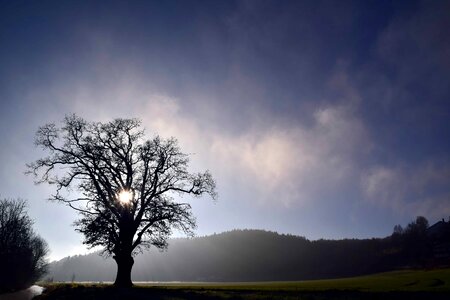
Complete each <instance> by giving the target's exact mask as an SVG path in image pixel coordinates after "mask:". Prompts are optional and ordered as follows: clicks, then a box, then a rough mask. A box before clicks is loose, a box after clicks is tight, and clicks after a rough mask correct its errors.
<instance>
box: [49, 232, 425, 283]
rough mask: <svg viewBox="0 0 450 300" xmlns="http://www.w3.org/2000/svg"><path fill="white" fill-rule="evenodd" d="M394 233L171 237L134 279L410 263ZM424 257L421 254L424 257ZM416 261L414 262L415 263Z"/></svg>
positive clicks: (63, 273)
mask: <svg viewBox="0 0 450 300" xmlns="http://www.w3.org/2000/svg"><path fill="white" fill-rule="evenodd" d="M402 247H403V246H402V243H400V242H399V239H398V237H397V238H396V237H395V235H393V236H391V237H387V238H384V239H365V240H355V239H352V240H318V241H309V240H307V239H305V238H303V237H298V236H293V235H282V234H278V233H275V232H267V231H261V230H234V231H230V232H225V233H221V234H214V235H211V236H206V237H197V238H193V239H172V240H170V245H169V248H168V250H167V251H164V252H159V251H158V250H157V249H155V248H152V249H150V251H146V252H144V253H143V254H140V255H138V256H137V257H136V258H135V264H134V267H133V274H132V277H133V280H135V281H259V280H301V279H314V278H333V277H342V276H352V275H359V274H365V273H372V272H379V271H384V270H389V269H393V268H395V267H399V266H400V264H410V265H411V260H412V259H414V260H417V259H416V258H417V257H418V256H417V255H416V256H414V257H412V256H411V255H409V254H408V255H409V256H407V258H405V257H406V256H405V253H406V252H405V249H403V248H402ZM421 255H422V254H421ZM415 262H416V261H414V262H413V263H415ZM115 273H116V265H115V262H114V260H113V259H112V258H108V259H104V258H102V257H101V256H99V255H98V254H96V253H94V254H89V255H84V256H73V257H68V258H64V259H62V260H60V261H58V262H53V263H51V264H50V273H49V275H48V278H53V280H55V281H71V280H72V279H74V280H75V281H112V280H114V278H115Z"/></svg>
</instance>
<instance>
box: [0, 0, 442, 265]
mask: <svg viewBox="0 0 450 300" xmlns="http://www.w3.org/2000/svg"><path fill="white" fill-rule="evenodd" d="M449 11H450V2H449V1H369V0H368V1H219V0H216V1H45V0H43V1H20V0H18V1H5V0H0V45H1V46H0V141H1V147H0V166H1V168H0V198H12V199H16V198H22V199H26V200H27V201H28V207H29V209H28V213H29V215H30V216H31V217H32V219H33V220H34V222H35V223H34V228H35V230H36V232H37V233H38V234H40V235H41V236H42V237H43V238H44V239H45V240H46V241H47V242H48V244H49V246H50V250H51V253H50V259H51V260H54V259H60V258H62V257H64V256H67V255H74V254H79V253H85V252H86V251H87V250H86V247H85V246H84V245H82V239H83V237H82V236H81V235H80V234H78V233H76V232H75V231H74V227H73V225H72V223H73V222H74V221H75V220H76V218H77V214H76V213H75V212H74V211H72V210H71V209H70V208H68V207H65V206H64V205H62V204H58V203H54V202H50V201H48V200H46V199H48V198H49V197H50V195H51V194H52V192H54V188H53V187H52V186H48V185H35V184H34V179H33V178H32V177H30V176H27V175H25V174H24V172H25V170H26V167H25V164H26V163H29V162H32V161H33V160H36V159H38V158H40V157H43V156H44V155H45V152H43V151H42V149H40V148H37V147H35V146H34V136H35V133H36V131H37V129H38V127H39V126H41V125H44V124H46V123H57V124H60V122H61V121H62V120H63V118H64V116H65V115H66V114H72V113H75V114H77V115H79V116H81V117H83V118H85V119H86V120H88V121H102V122H107V121H110V120H112V119H114V118H134V117H135V118H140V119H141V120H142V124H143V127H145V130H146V134H147V136H148V137H149V138H151V137H153V136H155V135H156V134H159V135H161V136H162V137H166V138H168V137H171V136H173V137H176V138H177V139H178V141H179V144H180V146H181V148H182V150H183V151H184V152H185V153H190V154H191V165H190V167H191V170H193V171H201V170H206V169H208V170H210V171H211V173H212V174H213V176H214V178H215V180H216V181H217V191H218V194H219V198H218V200H217V201H212V200H211V199H209V198H208V197H203V198H200V199H190V198H187V199H185V200H187V201H189V202H190V203H191V204H192V208H193V213H194V215H195V216H196V217H197V225H198V228H197V229H196V234H197V235H199V236H202V235H208V234H212V233H219V232H222V231H228V230H232V229H244V228H249V229H250V228H251V229H265V230H271V231H277V232H280V233H290V234H295V235H301V236H305V237H306V238H309V239H320V238H326V239H340V238H368V237H384V236H387V235H389V234H391V233H392V230H393V227H394V226H395V225H396V224H402V225H406V224H407V223H408V222H411V221H412V220H414V219H415V217H416V216H419V215H422V216H425V217H426V218H427V219H428V220H429V221H430V223H431V224H433V223H434V222H436V221H438V220H440V219H442V218H445V219H448V218H449V216H450V32H449V31H450V29H449V28H450V14H449V13H448V12H449ZM153 251H154V250H153Z"/></svg>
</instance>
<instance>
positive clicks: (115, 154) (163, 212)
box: [27, 115, 216, 287]
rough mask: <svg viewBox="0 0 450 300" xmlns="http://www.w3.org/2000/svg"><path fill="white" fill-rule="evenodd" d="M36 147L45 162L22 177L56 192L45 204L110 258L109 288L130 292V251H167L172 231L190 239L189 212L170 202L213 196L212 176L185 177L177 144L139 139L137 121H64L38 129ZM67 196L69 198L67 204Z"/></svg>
mask: <svg viewBox="0 0 450 300" xmlns="http://www.w3.org/2000/svg"><path fill="white" fill-rule="evenodd" d="M35 143H36V145H38V146H41V147H42V148H43V149H45V150H47V151H49V155H48V156H46V157H44V158H42V159H39V160H37V161H35V162H33V163H30V164H28V165H27V167H28V172H29V173H32V174H34V176H35V178H37V181H36V183H43V182H46V183H49V184H51V185H55V186H56V193H55V194H54V195H52V196H51V199H53V200H55V201H58V202H63V203H65V204H67V205H68V206H70V207H71V208H73V209H75V210H76V211H78V212H79V214H80V219H78V220H77V221H76V222H75V225H76V228H77V231H79V232H81V233H83V234H84V237H85V240H84V243H85V244H87V245H89V246H91V247H94V246H102V247H103V249H104V253H106V254H109V255H113V258H114V259H115V261H116V263H117V276H116V280H115V283H114V284H115V286H119V287H129V286H131V285H132V282H131V269H132V266H133V263H134V259H133V256H134V255H135V254H136V253H137V252H139V251H140V250H142V249H143V248H146V247H150V246H151V245H154V246H156V247H157V248H164V247H166V246H167V242H166V240H167V238H168V237H169V236H170V234H171V231H172V229H173V228H177V229H179V230H182V231H183V232H185V233H187V234H192V233H193V232H192V230H193V229H194V228H195V218H194V217H193V216H192V213H191V206H190V205H189V204H188V203H181V202H178V201H176V199H175V198H174V196H175V195H177V194H178V195H183V194H192V195H194V196H201V195H203V194H205V193H206V194H209V195H210V196H211V197H212V198H213V199H215V197H216V191H215V182H214V180H213V178H212V176H211V174H210V173H209V172H208V171H206V172H204V173H196V174H193V173H189V172H188V170H187V167H188V162H189V158H188V156H187V155H186V154H184V153H182V152H181V150H180V149H179V147H178V144H177V141H176V139H174V138H170V139H161V138H160V137H159V136H156V137H154V138H153V139H151V140H145V139H144V131H143V130H142V129H141V122H140V121H139V120H137V119H115V120H113V121H111V122H107V123H100V122H98V123H91V122H86V121H85V120H83V119H82V118H80V117H77V116H76V115H71V116H66V117H65V119H64V121H63V126H62V127H60V128H58V127H57V126H56V125H55V124H47V125H44V126H42V127H40V128H39V130H38V131H37V133H36V141H35ZM72 189H76V191H77V193H75V194H76V196H75V197H69V196H70V194H73V193H71V190H72Z"/></svg>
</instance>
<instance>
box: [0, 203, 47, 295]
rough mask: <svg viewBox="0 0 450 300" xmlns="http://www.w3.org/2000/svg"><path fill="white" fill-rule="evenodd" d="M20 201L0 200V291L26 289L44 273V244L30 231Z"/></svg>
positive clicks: (27, 219)
mask: <svg viewBox="0 0 450 300" xmlns="http://www.w3.org/2000/svg"><path fill="white" fill-rule="evenodd" d="M32 225H33V222H32V221H31V219H30V218H29V217H28V215H27V214H26V203H25V201H23V200H5V199H4V200H0V291H7V290H15V289H21V288H25V287H27V286H29V285H30V284H32V283H33V282H35V281H36V280H38V279H39V278H40V277H41V276H42V275H44V274H45V272H46V268H47V263H46V260H45V256H46V255H47V253H48V247H47V244H46V242H45V241H44V240H43V239H42V238H40V237H39V236H37V235H36V234H35V233H34V232H33V229H32Z"/></svg>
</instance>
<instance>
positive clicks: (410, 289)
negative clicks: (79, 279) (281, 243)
mask: <svg viewBox="0 0 450 300" xmlns="http://www.w3.org/2000/svg"><path fill="white" fill-rule="evenodd" d="M45 287H46V291H45V292H44V294H43V295H42V296H40V297H38V299H41V300H53V299H68V300H69V299H70V300H72V299H108V300H115V299H139V300H140V299H165V300H169V299H173V300H174V299H311V300H316V299H317V300H318V299H450V269H440V270H429V271H398V272H387V273H381V274H374V275H369V276H361V277H353V278H342V279H333V280H311V281H295V282H252V283H158V284H154V283H145V284H136V286H135V287H133V288H131V289H115V288H113V287H112V286H111V285H104V284H103V285H102V284H76V283H75V284H69V283H53V284H46V285H45Z"/></svg>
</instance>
